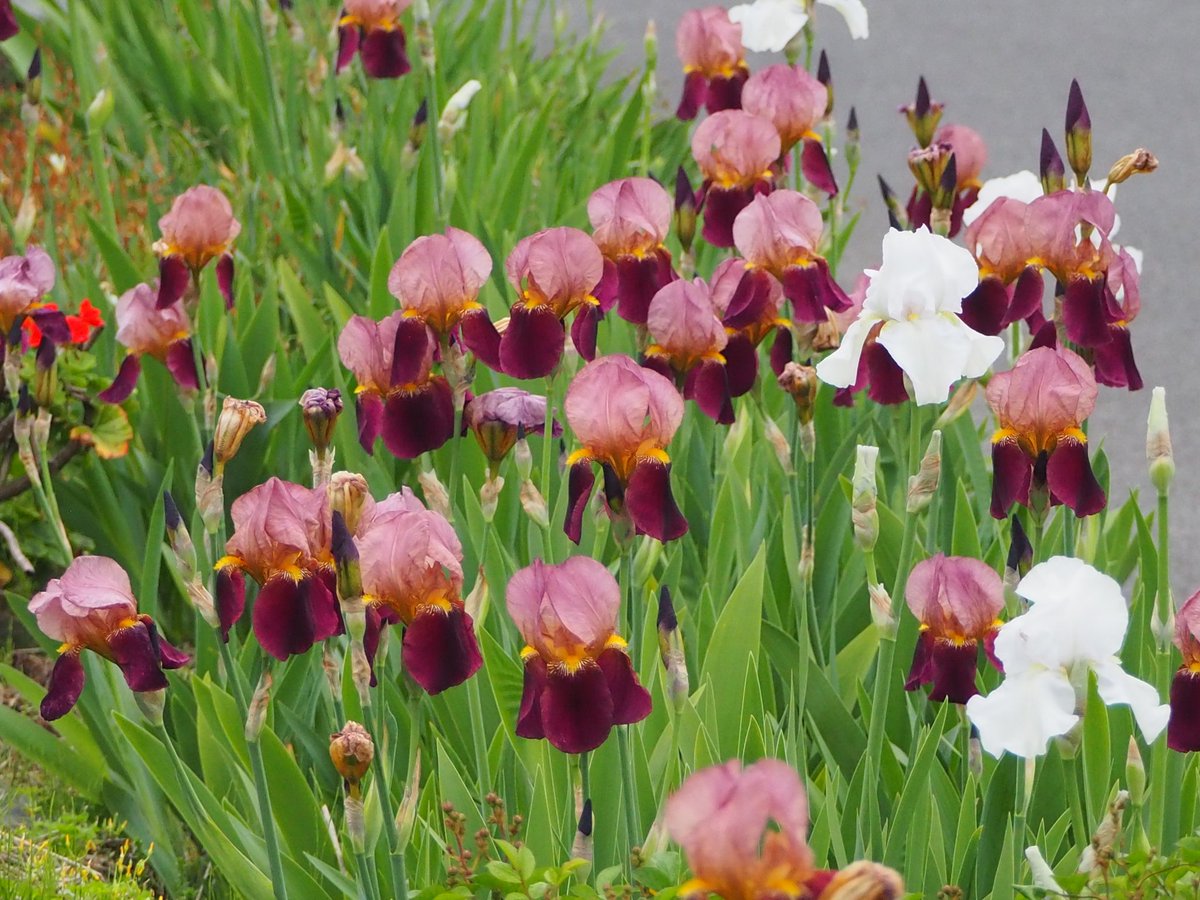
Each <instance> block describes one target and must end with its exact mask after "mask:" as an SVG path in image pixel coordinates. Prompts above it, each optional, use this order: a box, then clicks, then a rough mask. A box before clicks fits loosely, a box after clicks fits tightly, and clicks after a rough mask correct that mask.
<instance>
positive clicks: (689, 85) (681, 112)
mask: <svg viewBox="0 0 1200 900" xmlns="http://www.w3.org/2000/svg"><path fill="white" fill-rule="evenodd" d="M707 99H708V79H707V78H705V77H704V73H703V72H688V73H687V75H686V76H685V77H684V79H683V96H681V97H680V98H679V106H678V107H677V108H676V110H675V117H676V118H678V119H681V120H682V121H684V122H690V121H691V120H692V119H694V118H696V113H698V112H700V107H702V106H704V104H705V101H706V100H707Z"/></svg>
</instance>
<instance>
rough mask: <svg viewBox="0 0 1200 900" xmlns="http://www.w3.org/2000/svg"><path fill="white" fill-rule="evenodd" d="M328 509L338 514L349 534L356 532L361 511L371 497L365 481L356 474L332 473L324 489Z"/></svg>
mask: <svg viewBox="0 0 1200 900" xmlns="http://www.w3.org/2000/svg"><path fill="white" fill-rule="evenodd" d="M326 491H327V492H328V494H329V508H330V509H331V510H333V512H335V513H339V514H340V515H341V517H342V520H343V521H344V522H345V523H346V528H347V529H348V530H349V531H350V533H351V534H353V533H355V532H357V531H358V523H359V520H360V519H361V518H362V514H363V509H364V507H365V505H366V502H367V500H368V498H369V497H370V495H371V489H370V487H369V486H368V485H367V479H365V478H364V477H363V476H361V475H359V474H358V473H357V472H334V473H333V476H332V477H331V478H330V480H329V485H328V486H327V487H326Z"/></svg>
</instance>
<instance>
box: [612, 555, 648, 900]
mask: <svg viewBox="0 0 1200 900" xmlns="http://www.w3.org/2000/svg"><path fill="white" fill-rule="evenodd" d="M633 547H634V542H633V541H632V540H631V541H630V542H629V545H628V546H627V547H626V548H625V552H624V554H623V556H622V559H621V563H622V577H623V580H624V583H625V590H626V592H627V603H626V605H627V607H628V613H629V657H630V659H631V660H632V661H633V668H634V671H635V672H636V671H637V660H638V657H637V649H638V645H639V644H640V643H641V642H640V641H638V640H635V636H636V635H637V633H638V632H639V631H640V630H641V625H642V622H641V618H640V617H639V616H638V614H637V605H638V604H637V594H638V591H637V589H636V588H635V587H634V584H633V578H634V576H633ZM631 727H633V726H631V725H618V726H617V748H618V750H619V752H620V757H621V784H622V786H623V793H624V794H625V797H624V801H625V802H624V804H623V805H624V807H625V831H626V837H627V841H628V848H632V847H633V846H634V842H635V841H638V840H640V839H641V834H642V827H641V823H640V821H639V818H640V816H639V815H638V804H637V779H636V773H635V772H634V770H633V754H632V752H631V751H630V748H629V729H630V728H631ZM626 865H627V866H628V867H629V875H630V879H631V881H632V877H633V868H632V866H633V863H632V860H631V859H630V858H629V856H628V854H627V856H626Z"/></svg>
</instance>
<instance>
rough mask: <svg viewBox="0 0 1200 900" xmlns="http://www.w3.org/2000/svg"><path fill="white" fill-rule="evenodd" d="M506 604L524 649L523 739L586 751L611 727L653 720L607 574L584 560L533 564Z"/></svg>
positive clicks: (512, 584)
mask: <svg viewBox="0 0 1200 900" xmlns="http://www.w3.org/2000/svg"><path fill="white" fill-rule="evenodd" d="M505 599H506V602H507V605H508V612H509V615H511V616H512V619H513V622H515V623H516V626H517V630H518V631H519V632H520V633H521V637H522V638H523V639H524V641H525V642H526V644H527V646H526V647H525V649H524V650H522V651H521V657H522V659H523V660H524V662H525V686H524V689H523V691H522V693H521V708H520V710H519V712H518V714H517V727H516V731H517V734H518V735H520V736H521V737H525V738H533V739H540V738H545V739H546V740H548V741H549V742H550V743H551V745H553V746H554V747H556V748H557V749H559V750H562V751H563V752H564V753H586V752H587V751H589V750H595V749H596V748H597V747H599V746H600V745H601V744H603V743H604V741H605V740H606V739H607V738H608V735H609V732H610V731H612V727H613V726H614V725H631V724H633V723H634V722H640V721H641V720H642V719H644V718H646V716H648V715H650V708H651V702H650V694H649V692H647V691H646V689H645V688H644V687H642V685H641V684H640V683H639V682H638V678H637V674H636V673H635V672H634V671H633V663H632V662H631V661H630V659H629V654H628V653H627V652H626V651H625V641H624V640H622V639H621V638H620V637H619V636H618V635H617V634H616V626H617V614H618V612H619V610H620V606H621V589H620V587H619V586H618V585H617V581H616V579H615V578H613V577H612V575H611V574H609V571H608V569H606V568H605V567H604V566H603V565H601V564H600V563H598V562H596V561H595V560H594V559H591V558H589V557H584V556H575V557H571V558H570V559H568V560H567V561H566V562H564V563H562V564H561V565H549V564H547V563H544V562H542V561H541V560H535V561H534V563H533V565H531V566H528V567H526V568H524V569H521V570H520V571H518V572H517V573H516V574H514V575H513V577H512V579H511V580H510V581H509V583H508V590H507V591H506V594H505Z"/></svg>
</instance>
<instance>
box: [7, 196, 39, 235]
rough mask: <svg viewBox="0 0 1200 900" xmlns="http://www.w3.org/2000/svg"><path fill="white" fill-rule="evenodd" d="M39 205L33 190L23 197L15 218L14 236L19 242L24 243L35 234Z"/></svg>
mask: <svg viewBox="0 0 1200 900" xmlns="http://www.w3.org/2000/svg"><path fill="white" fill-rule="evenodd" d="M37 214H38V205H37V198H35V197H34V195H33V191H30V192H29V193H27V194H26V195H25V196H24V197H22V198H21V205H20V206H18V207H17V215H16V216H15V217H14V218H13V237H14V238H16V240H17V243H18V244H23V243H25V241H27V240H28V239H29V235H31V234H33V226H34V224H35V223H36V222H37Z"/></svg>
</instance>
